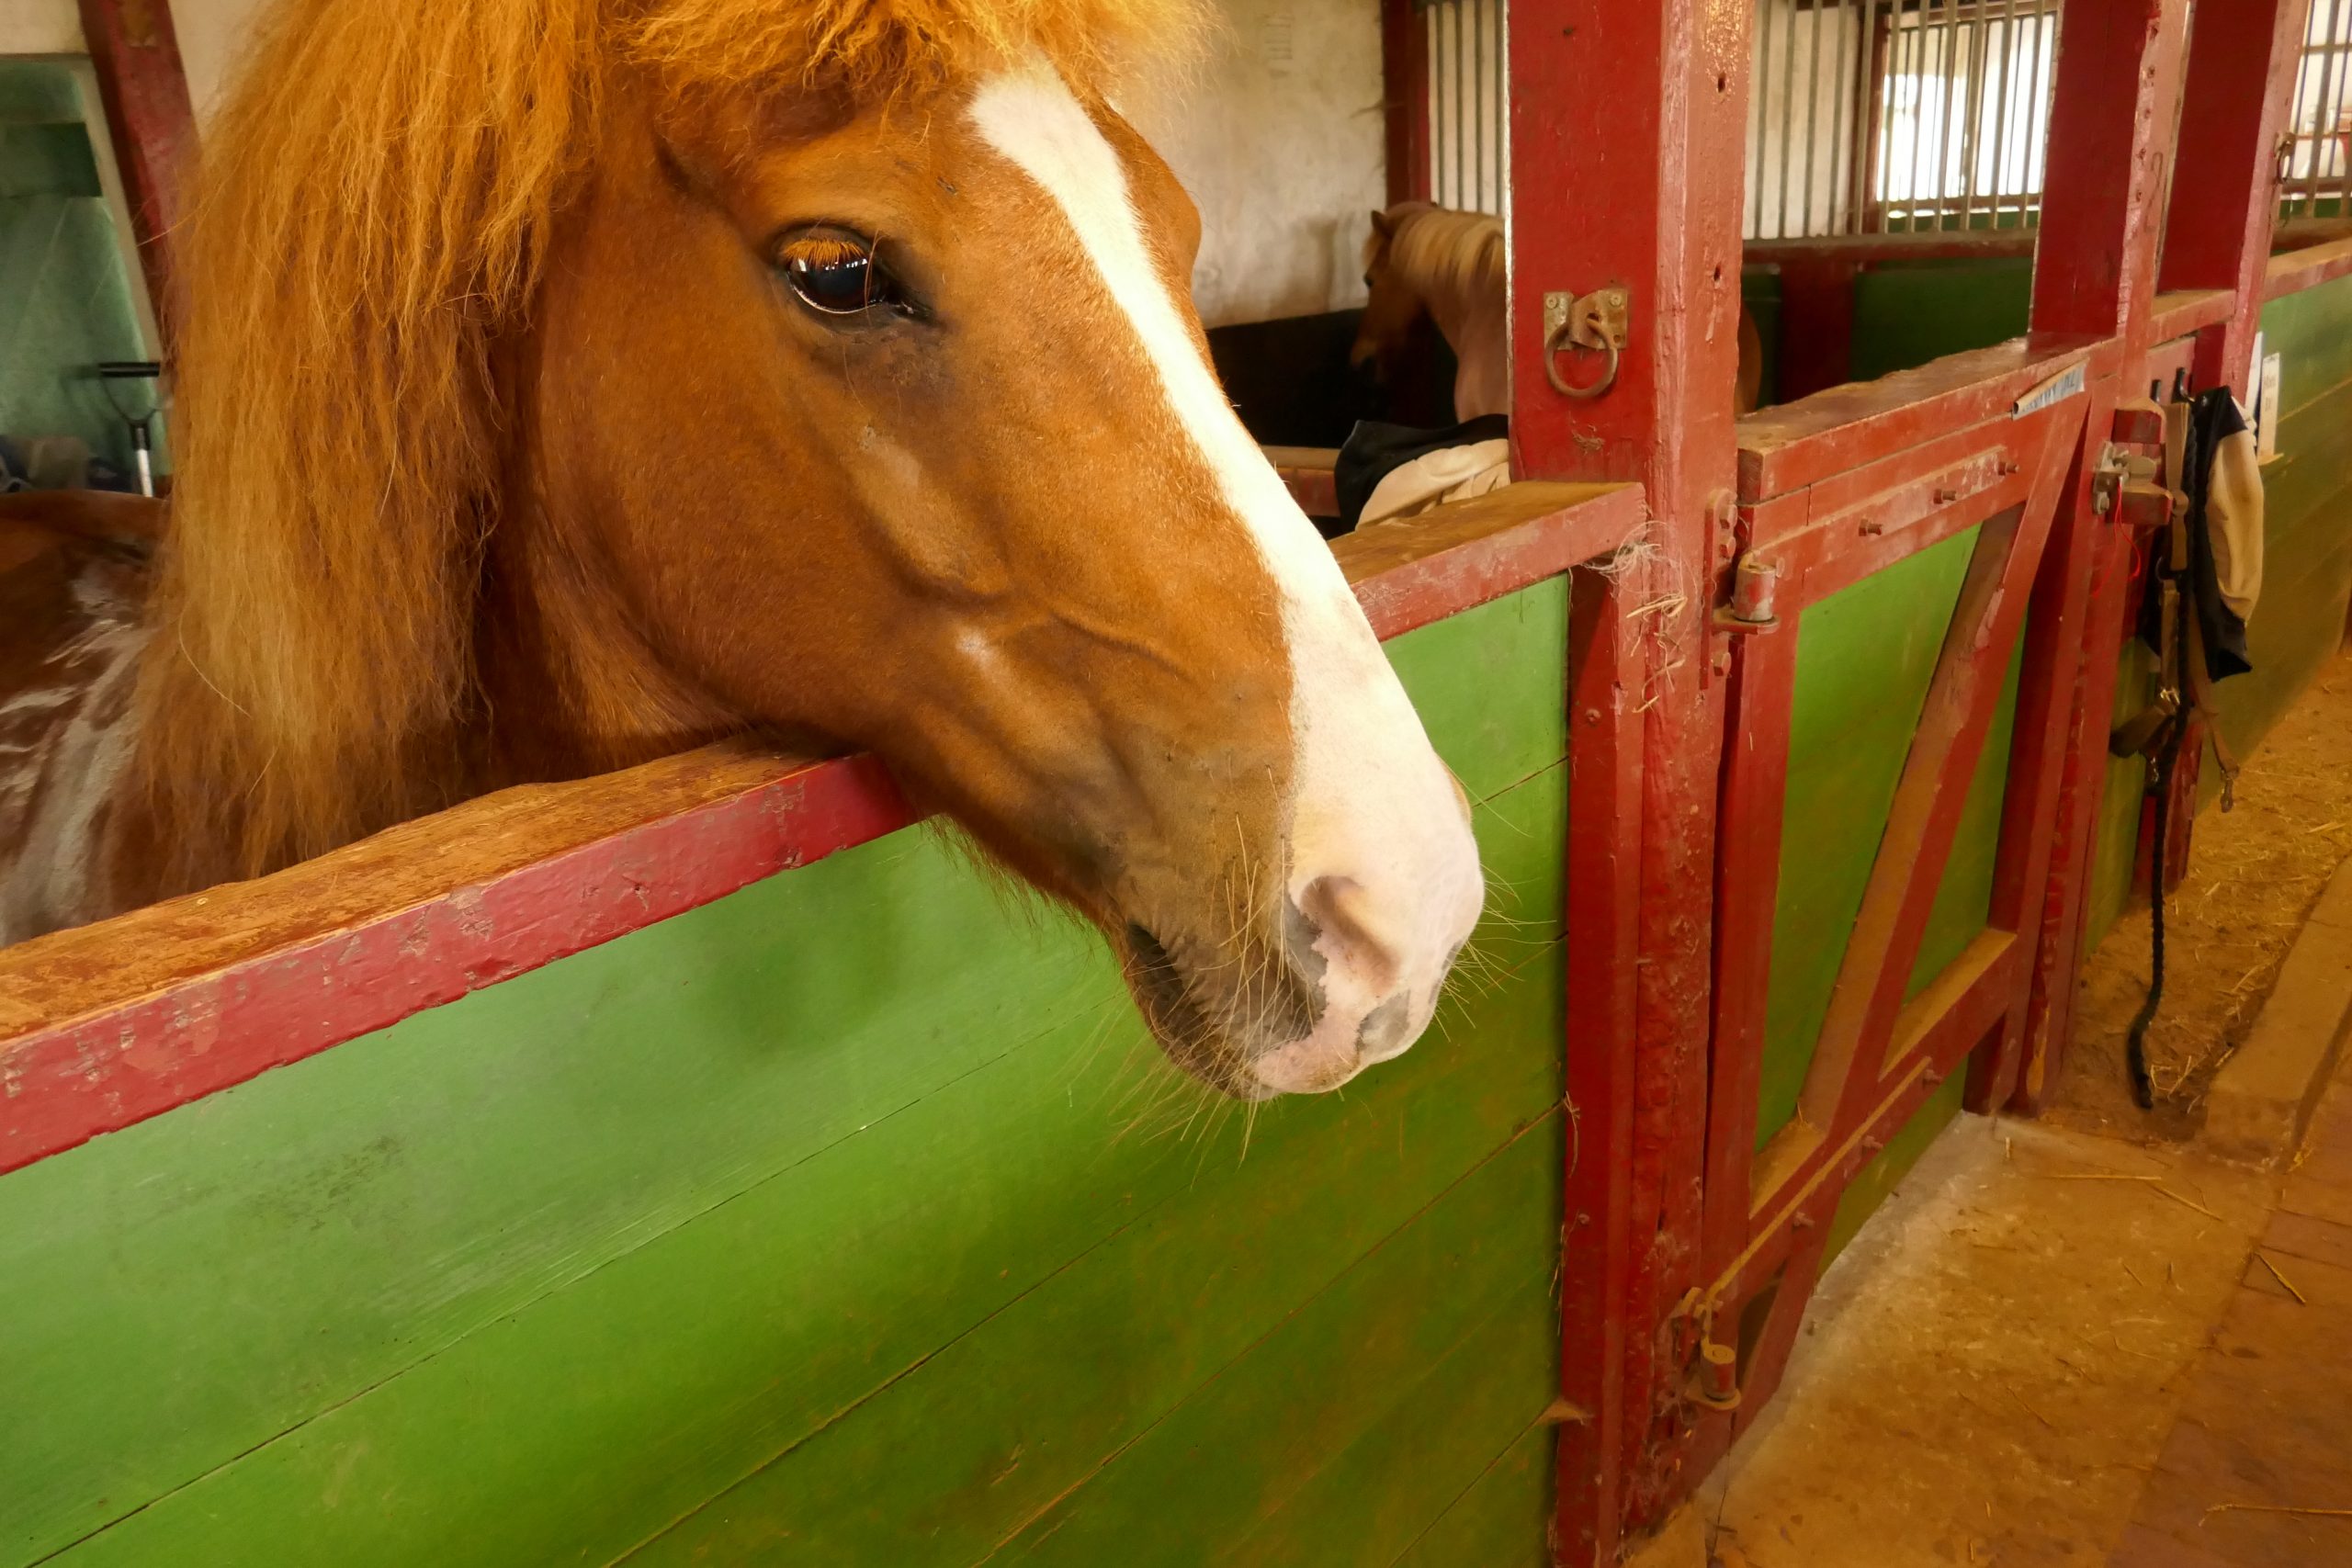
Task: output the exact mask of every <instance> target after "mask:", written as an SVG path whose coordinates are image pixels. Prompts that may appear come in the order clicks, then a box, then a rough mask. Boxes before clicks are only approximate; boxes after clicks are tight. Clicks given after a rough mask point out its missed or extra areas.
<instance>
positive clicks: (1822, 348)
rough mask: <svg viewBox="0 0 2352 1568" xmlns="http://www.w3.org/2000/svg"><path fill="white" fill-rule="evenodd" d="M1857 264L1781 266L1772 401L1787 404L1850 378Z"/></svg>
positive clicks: (1785, 262) (1833, 261)
mask: <svg viewBox="0 0 2352 1568" xmlns="http://www.w3.org/2000/svg"><path fill="white" fill-rule="evenodd" d="M1861 271H1862V269H1861V265H1860V263H1859V262H1854V261H1849V260H1842V259H1838V258H1836V257H1832V258H1828V259H1826V260H1824V259H1807V260H1803V261H1800V260H1797V259H1795V258H1793V257H1785V258H1783V259H1782V260H1781V352H1780V356H1779V359H1778V361H1777V365H1778V369H1777V371H1776V372H1775V374H1776V376H1777V378H1778V379H1777V381H1776V383H1775V385H1774V387H1773V401H1775V402H1780V403H1786V402H1793V401H1795V400H1797V399H1799V398H1803V397H1809V396H1811V395H1812V394H1813V393H1815V392H1818V391H1821V390H1823V389H1826V388H1830V387H1835V386H1838V385H1841V384H1842V383H1844V382H1846V381H1848V380H1849V379H1851V378H1852V376H1853V364H1854V286H1855V284H1856V282H1857V280H1858V279H1860V276H1861Z"/></svg>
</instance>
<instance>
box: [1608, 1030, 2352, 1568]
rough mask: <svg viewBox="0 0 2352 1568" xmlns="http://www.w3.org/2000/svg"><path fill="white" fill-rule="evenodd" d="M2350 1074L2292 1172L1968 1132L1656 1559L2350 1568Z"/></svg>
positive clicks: (1934, 1566) (1874, 1252) (1885, 1235)
mask: <svg viewBox="0 0 2352 1568" xmlns="http://www.w3.org/2000/svg"><path fill="white" fill-rule="evenodd" d="M2329 1510H2352V1085H2347V1084H2346V1082H2345V1081H2344V1079H2343V1078H2342V1077H2341V1076H2339V1078H2338V1081H2337V1082H2336V1084H2335V1087H2334V1088H2333V1089H2331V1090H2330V1093H2329V1096H2328V1099H2327V1100H2326V1101H2325V1102H2324V1104H2323V1106H2322V1108H2321V1110H2320V1111H2319V1112H2318V1114H2317V1116H2316V1117H2315V1119H2314V1121H2313V1123H2312V1136H2311V1143H2310V1146H2309V1152H2308V1153H2307V1155H2306V1157H2305V1161H2304V1163H2303V1165H2302V1166H2301V1168H2299V1169H2297V1170H2295V1171H2294V1172H2292V1173H2291V1174H2290V1175H2288V1176H2287V1177H2285V1178H2283V1179H2282V1178H2281V1177H2279V1176H2276V1175H2266V1174H2262V1173H2259V1172H2255V1171H2249V1170H2244V1169H2239V1168H2232V1167H2226V1166H2222V1165H2218V1164H2214V1163H2211V1162H2210V1161H2207V1160H2205V1159H2202V1158H2201V1157H2199V1156H2198V1155H2197V1154H2196V1153H2194V1152H2193V1151H2184V1150H2180V1149H2168V1148H2146V1147H2141V1146H2137V1145H2130V1144H2125V1143H2120V1142H2115V1141H2111V1140H2109V1139H2105V1138H2101V1137H2098V1136H2094V1135H2091V1134H2085V1133H2080V1132H2069V1131H2064V1130H2061V1129H2056V1128H2051V1127H2045V1126H2041V1125H2035V1124H2020V1123H2016V1122H1986V1121H1978V1120H1974V1119H1965V1118H1964V1119H1963V1120H1962V1122H1961V1124H1959V1125H1958V1126H1956V1127H1955V1128H1954V1129H1953V1130H1952V1132H1951V1134H1948V1135H1947V1136H1946V1137H1944V1138H1943V1139H1942V1140H1941V1141H1940V1142H1939V1144H1938V1145H1937V1146H1936V1147H1935V1148H1933V1149H1932V1150H1930V1151H1929V1153H1928V1156H1926V1157H1925V1158H1924V1159H1923V1160H1922V1161H1921V1162H1920V1164H1919V1165H1918V1167H1917V1168H1916V1169H1915V1170H1914V1171H1913V1172H1912V1174H1911V1175H1910V1176H1909V1177H1908V1178H1907V1179H1905V1183H1904V1186H1903V1190H1902V1191H1901V1193H1900V1194H1899V1195H1898V1196H1897V1197H1896V1198H1894V1200H1892V1201H1890V1202H1889V1203H1888V1205H1887V1206H1886V1207H1885V1208H1884V1209H1883V1211H1882V1212H1881V1213H1880V1214H1879V1215H1878V1216H1877V1217H1876V1218H1875V1219H1874V1220H1873V1221H1872V1223H1871V1224H1870V1225H1869V1226H1868V1227H1867V1228H1866V1229H1865V1230H1864V1232H1863V1233H1862V1235H1860V1237H1859V1238H1857V1240H1856V1241H1855V1243H1854V1244H1853V1246H1852V1247H1849V1250H1848V1251H1847V1253H1846V1254H1845V1256H1843V1257H1842V1258H1839V1259H1838V1262H1837V1263H1836V1264H1834V1265H1833V1266H1832V1267H1831V1268H1830V1269H1829V1271H1828V1272H1827V1274H1826V1276H1825V1277H1824V1279H1823V1281H1822V1285H1821V1290H1820V1293H1819V1295H1818V1297H1817V1298H1816V1301H1815V1307H1814V1311H1813V1314H1812V1316H1811V1320H1810V1322H1809V1324H1808V1326H1807V1328H1806V1330H1805V1333H1804V1338H1803V1340H1802V1341H1801V1343H1800V1346H1799V1348H1798V1349H1797V1352H1796V1354H1795V1356H1794V1357H1793V1358H1792V1362H1791V1365H1790V1370H1789V1373H1788V1377H1787V1381H1786V1382H1785V1384H1784V1386H1783V1390H1782V1393H1781V1397H1780V1398H1779V1399H1778V1400H1777V1401H1775V1403H1774V1405H1773V1407H1772V1408H1771V1409H1770V1410H1769V1411H1768V1412H1767V1413H1766V1414H1765V1415H1763V1416H1761V1417H1759V1418H1758V1422H1757V1424H1756V1426H1755V1427H1753V1428H1752V1429H1751V1430H1750V1431H1749V1432H1748V1434H1747V1436H1746V1437H1744V1438H1742V1440H1741V1442H1740V1443H1739V1444H1738V1445H1737V1447H1736V1449H1735V1450H1734V1451H1733V1453H1732V1456H1731V1458H1730V1460H1729V1461H1727V1462H1726V1463H1725V1465H1724V1466H1723V1467H1722V1469H1720V1470H1719V1471H1718V1472H1717V1474H1716V1475H1715V1476H1714V1477H1713V1479H1712V1481H1711V1482H1710V1483H1709V1484H1708V1486H1707V1487H1706V1488H1705V1489H1703V1491H1702V1494H1701V1495H1700V1496H1699V1497H1698V1498H1697V1499H1695V1500H1694V1502H1693V1504H1692V1505H1691V1506H1689V1507H1687V1508H1685V1509H1684V1510H1683V1511H1682V1512H1681V1513H1680V1514H1679V1515H1678V1516H1677V1517H1675V1518H1674V1519H1672V1520H1671V1521H1669V1523H1668V1526H1667V1528H1666V1529H1664V1530H1663V1531H1662V1532H1661V1534H1660V1535H1659V1536H1658V1537H1657V1539H1656V1540H1653V1541H1651V1542H1650V1543H1648V1544H1647V1546H1645V1548H1644V1549H1642V1550H1641V1551H1638V1552H1636V1553H1635V1554H1634V1556H1633V1558H1632V1559H1631V1561H1632V1562H1634V1563H1636V1564H1638V1565H1639V1568H1708V1565H1709V1564H1710V1563H1711V1561H1712V1562H1713V1564H1715V1565H1717V1568H1911V1565H1913V1564H1918V1565H1921V1568H1947V1565H1951V1564H1961V1565H1969V1564H1997V1565H2000V1568H2029V1565H2031V1568H2041V1565H2044V1564H2047V1565H2052V1568H2055V1565H2059V1564H2065V1565H2068V1568H2106V1565H2109V1564H2112V1565H2113V1568H2269V1565H2271V1564H2297V1565H2302V1568H2326V1565H2331V1564H2342V1565H2346V1568H2352V1513H2345V1512H2330V1511H2329Z"/></svg>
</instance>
